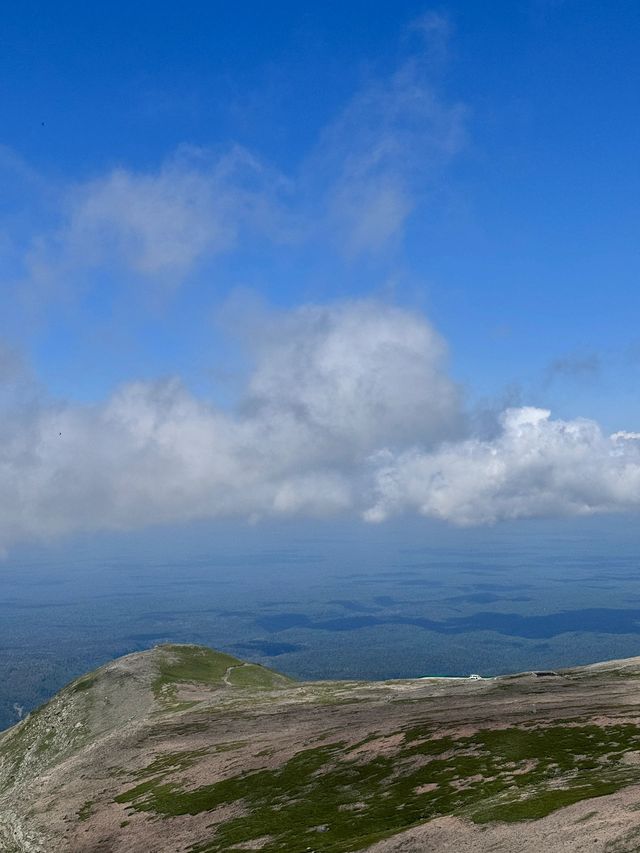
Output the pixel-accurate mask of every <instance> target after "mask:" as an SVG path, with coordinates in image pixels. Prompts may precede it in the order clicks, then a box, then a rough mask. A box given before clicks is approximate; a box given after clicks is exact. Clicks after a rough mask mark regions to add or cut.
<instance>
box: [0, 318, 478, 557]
mask: <svg viewBox="0 0 640 853" xmlns="http://www.w3.org/2000/svg"><path fill="white" fill-rule="evenodd" d="M444 355H445V348H444V344H443V342H442V341H441V339H440V338H439V336H438V335H437V334H436V332H434V330H433V329H432V328H431V327H430V326H429V325H428V324H427V323H426V322H425V321H424V320H423V319H421V318H419V317H416V316H414V315H412V314H411V313H409V312H406V311H402V310H399V309H396V308H388V307H384V306H381V305H377V304H374V303H369V302H354V303H346V304H342V305H336V306H332V307H325V308H319V307H315V308H311V307H308V308H302V309H299V310H296V311H293V312H291V313H289V314H288V315H282V316H280V317H277V318H276V317H274V318H272V320H271V322H270V328H269V332H268V334H266V335H265V337H264V338H263V339H262V340H261V341H259V342H258V343H257V358H258V363H257V365H256V369H255V371H254V373H253V376H252V378H251V380H250V381H249V384H248V388H247V393H246V396H245V399H244V401H243V403H242V405H241V406H240V407H239V408H238V411H237V412H235V413H228V412H225V411H222V410H220V409H218V408H216V407H214V406H212V405H211V404H209V403H207V402H204V401H201V400H198V399H196V398H195V397H193V396H192V395H191V394H189V393H188V392H187V391H186V390H185V389H184V388H183V386H182V385H181V384H180V383H179V382H177V381H170V382H164V383H151V384H150V383H131V384H129V385H127V386H125V387H123V388H122V389H121V390H120V391H119V392H118V393H117V394H115V396H113V397H112V398H111V399H109V400H107V401H106V402H105V403H104V404H102V405H95V406H79V405H70V404H68V405H62V404H60V405H50V406H46V407H39V408H35V409H34V408H30V409H29V410H28V411H26V412H22V413H21V414H20V415H18V414H14V416H13V417H12V418H8V419H6V420H5V421H4V424H3V428H2V432H1V433H0V439H1V444H0V447H1V448H2V449H1V451H0V518H1V519H2V521H1V523H0V524H1V526H0V542H2V541H4V542H5V543H9V542H11V541H12V540H14V539H17V538H21V537H24V536H33V535H35V536H39V535H44V536H47V535H51V534H55V533H62V532H66V531H73V530H86V529H96V528H107V529H108V528H116V529H117V528H127V527H135V526H137V525H144V524H150V523H162V522H168V521H182V520H187V519H195V518H207V517H209V518H211V517H217V516H227V515H242V516H246V517H251V516H265V515H266V516H269V515H281V514H292V513H310V514H314V515H317V514H330V513H335V512H344V511H353V510H354V509H357V508H358V507H359V505H360V501H361V499H360V497H359V491H360V489H361V478H362V474H363V470H364V468H363V466H364V465H366V458H367V457H368V456H369V455H370V453H371V452H372V451H373V450H375V449H376V448H377V447H379V446H380V445H385V446H386V445H390V446H395V445H396V444H398V443H400V445H401V446H403V445H404V444H405V443H406V442H407V441H420V442H421V443H422V444H423V446H433V445H434V444H435V443H436V442H437V441H438V440H440V439H441V438H442V437H443V435H444V434H446V432H447V431H452V430H457V429H459V422H460V417H461V416H460V407H459V400H458V392H457V389H456V388H455V386H454V385H453V383H452V382H451V380H450V379H448V377H447V375H446V373H445V371H444V367H443V359H444Z"/></svg>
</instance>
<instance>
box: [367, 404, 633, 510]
mask: <svg viewBox="0 0 640 853" xmlns="http://www.w3.org/2000/svg"><path fill="white" fill-rule="evenodd" d="M635 438H636V436H635V435H634V434H633V433H625V434H621V433H616V434H614V435H612V436H607V435H605V434H603V432H602V430H601V429H600V427H599V426H598V424H597V423H595V422H594V421H591V420H586V419H581V418H580V419H575V420H570V421H562V420H553V419H552V418H551V417H550V412H549V411H547V410H545V409H535V408H528V407H522V408H517V409H508V410H507V411H506V412H505V413H504V414H503V416H502V430H501V432H500V434H499V435H498V436H497V437H496V438H495V439H493V440H491V441H481V440H479V439H477V438H469V439H467V440H465V441H461V442H456V443H447V444H444V445H443V446H442V447H440V448H438V449H437V450H436V451H434V452H425V451H424V450H422V449H420V448H411V449H407V450H405V451H404V452H402V453H399V454H392V453H388V452H387V453H384V454H381V455H380V456H379V457H378V459H376V460H374V463H373V467H374V470H373V480H374V482H375V485H374V490H375V495H376V496H375V499H374V500H373V501H372V504H371V506H370V507H369V508H368V509H367V510H366V512H365V517H366V518H367V519H368V520H371V521H381V520H383V519H384V518H387V517H388V516H389V515H392V514H395V513H399V512H406V511H413V512H419V513H421V514H422V515H425V516H429V517H433V518H441V519H446V520H447V521H451V522H454V523H456V524H486V523H492V522H495V521H498V520H501V519H514V518H527V517H536V516H558V515H590V514H593V513H602V512H616V511H618V512H620V511H626V510H631V509H639V508H640V442H638V441H636V440H635Z"/></svg>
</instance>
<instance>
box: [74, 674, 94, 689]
mask: <svg viewBox="0 0 640 853" xmlns="http://www.w3.org/2000/svg"><path fill="white" fill-rule="evenodd" d="M97 680H98V679H97V676H95V675H86V676H85V677H84V678H81V679H80V680H79V681H76V682H74V684H72V685H71V690H72V691H73V692H74V693H81V692H82V691H83V690H89V689H90V688H91V687H93V685H94V684H95V683H96V681H97Z"/></svg>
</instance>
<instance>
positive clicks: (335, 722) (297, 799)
mask: <svg viewBox="0 0 640 853" xmlns="http://www.w3.org/2000/svg"><path fill="white" fill-rule="evenodd" d="M639 706H640V657H635V658H629V659H623V660H617V661H605V662H601V663H598V664H591V665H589V666H585V667H575V668H571V669H564V670H558V671H557V673H546V674H539V675H538V676H536V675H535V674H534V673H518V674H514V675H510V676H498V677H495V678H491V679H478V680H471V679H450V680H449V679H436V678H433V679H430V678H422V679H406V680H393V681H384V682H366V681H357V680H354V681H340V682H336V681H319V682H296V681H293V680H292V679H290V678H288V677H286V676H284V675H281V674H280V673H277V672H274V671H273V670H270V669H267V668H265V667H262V666H259V665H257V664H252V663H248V662H246V661H243V660H241V659H239V658H235V657H232V656H230V655H226V654H224V653H221V652H216V651H214V650H211V649H207V648H206V647H203V646H196V645H171V644H167V645H162V646H156V647H154V648H153V649H150V650H147V651H144V652H136V653H133V654H130V655H126V656H124V657H122V658H118V659H117V660H115V661H112V662H110V663H108V664H106V665H105V666H103V667H100V668H99V669H97V670H95V671H94V672H92V673H88V674H86V675H84V676H82V677H80V678H78V679H76V680H75V681H73V682H71V683H70V684H69V685H67V686H66V687H65V688H63V689H62V690H61V691H60V692H59V693H57V694H56V695H55V696H54V697H52V699H51V700H50V701H49V702H47V703H45V704H44V705H42V706H41V707H40V708H38V709H36V710H35V711H33V712H32V713H31V714H29V715H28V716H27V717H26V718H25V719H24V720H22V721H21V722H20V723H18V724H17V725H16V726H13V727H12V728H11V729H8V730H7V731H5V732H3V733H0V851H2V853H49V851H52V850H56V851H58V850H59V851H61V853H65V852H66V851H69V853H107V851H109V853H125V851H127V853H137V851H140V853H143V851H144V853H153V851H157V853H168V851H176V853H177V851H189V853H222V851H227V850H235V851H242V850H246V851H248V850H261V851H263V853H297V851H300V853H306V851H307V850H313V851H316V853H342V851H344V853H346V851H356V850H371V851H374V850H375V851H380V853H383V851H394V853H395V851H407V853H410V851H414V850H415V851H418V850H420V851H423V850H434V851H435V850H443V851H446V850H448V849H451V850H463V849H467V848H465V844H466V845H471V846H468V849H469V850H471V849H473V850H482V849H489V848H491V849H492V850H493V849H495V850H499V851H509V850H516V849H517V850H527V849H529V848H528V847H527V846H526V845H527V843H528V841H527V840H526V839H524V840H523V838H522V835H523V834H522V832H520V831H519V830H518V827H519V826H521V824H522V822H523V821H526V826H527V838H530V839H534V841H535V844H537V845H538V847H537V849H544V845H545V844H548V843H549V839H548V838H547V834H548V833H551V835H552V836H553V839H554V841H553V844H555V845H556V846H551V847H547V849H562V850H564V849H566V850H567V851H572V850H575V851H578V850H581V849H589V850H603V851H605V850H606V851H610V850H611V851H612V850H619V851H624V850H627V849H628V850H632V849H636V847H632V846H627V847H625V846H624V845H628V844H631V843H632V841H631V840H630V839H631V838H632V836H633V834H634V833H635V831H636V825H637V823H638V820H637V812H636V809H637V808H640V728H639V727H638V710H639ZM594 804H595V805H594ZM605 804H606V807H605ZM587 805H588V809H587V810H586V811H585V809H586V807H587ZM591 812H593V814H591ZM574 813H575V814H576V815H577V817H576V823H575V826H574V827H573V832H572V833H571V835H570V836H568V837H567V839H566V840H565V841H563V842H562V844H563V845H564V846H562V847H559V846H557V845H558V843H559V841H558V838H559V835H558V833H559V832H560V830H559V828H558V825H560V824H562V821H564V822H565V823H566V816H567V815H569V816H571V815H573V814H574ZM561 814H562V815H564V817H562V819H560V817H559V815H561ZM556 824H558V825H556ZM545 839H546V840H545ZM585 839H587V840H586V841H585ZM594 839H596V840H595V841H594ZM597 839H600V840H597ZM532 843H533V842H532ZM585 843H587V844H589V845H591V846H587V847H584V844H585ZM633 843H635V842H633ZM580 844H582V845H583V846H582V847H580V846H579V845H580ZM491 845H493V846H491ZM523 845H524V846H523ZM567 845H568V846H567ZM571 845H573V846H571ZM594 845H595V846H594ZM598 845H599V846H598ZM612 845H613V846H612ZM616 845H617V846H616ZM620 845H622V846H620ZM531 849H532V850H533V849H536V848H535V847H532V848H531Z"/></svg>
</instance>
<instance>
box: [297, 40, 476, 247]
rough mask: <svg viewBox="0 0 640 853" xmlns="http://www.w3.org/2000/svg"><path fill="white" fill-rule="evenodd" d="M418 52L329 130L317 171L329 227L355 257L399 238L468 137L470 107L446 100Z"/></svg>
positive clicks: (373, 84) (367, 91)
mask: <svg viewBox="0 0 640 853" xmlns="http://www.w3.org/2000/svg"><path fill="white" fill-rule="evenodd" d="M427 59H428V57H426V56H416V57H413V58H412V59H410V60H409V61H407V62H406V63H405V64H404V65H402V66H401V67H400V68H399V69H398V70H397V71H395V72H394V73H393V74H391V75H390V76H389V77H388V78H385V79H379V80H373V81H371V82H370V83H369V84H368V85H366V86H364V87H363V88H362V90H361V91H360V92H358V94H357V95H356V96H355V97H354V98H353V99H352V100H351V102H350V103H349V104H348V105H347V107H346V108H345V109H344V110H343V111H342V113H341V114H340V115H339V116H338V117H337V118H336V119H335V120H334V121H333V122H332V123H331V124H330V125H329V127H328V128H327V129H326V130H325V132H324V134H323V136H322V138H321V140H320V144H319V145H318V150H317V152H316V155H315V156H314V157H313V158H312V160H311V167H310V168H311V170H312V171H313V172H314V174H318V175H320V176H321V177H322V178H323V179H324V181H325V183H326V186H327V187H328V190H327V192H326V199H327V200H326V204H327V212H328V217H329V226H330V228H332V229H333V231H334V232H335V234H336V236H337V239H338V241H339V242H340V244H341V245H342V247H343V249H344V250H345V251H346V253H347V254H349V255H358V254H361V253H365V252H378V251H380V250H381V249H384V248H386V247H387V246H388V245H389V244H392V243H393V242H394V241H396V240H398V239H399V238H400V237H401V236H402V234H403V231H404V227H405V224H406V222H407V219H408V218H409V216H410V214H411V213H412V212H413V211H414V209H415V208H416V207H417V206H418V204H420V202H422V201H423V200H424V198H425V197H428V195H429V193H432V194H433V193H434V191H435V188H436V187H437V186H439V185H440V183H441V181H442V172H443V168H444V167H445V166H446V165H447V164H448V163H449V162H450V160H451V159H452V158H453V157H454V156H455V155H456V154H458V153H459V152H460V150H461V149H462V147H463V146H464V142H465V135H466V129H465V119H466V109H465V107H464V106H463V105H462V104H458V103H449V102H447V101H446V100H444V99H443V98H442V97H441V96H440V95H439V93H438V92H437V90H436V88H435V87H434V86H433V84H432V82H431V80H430V74H429V65H428V62H427Z"/></svg>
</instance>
